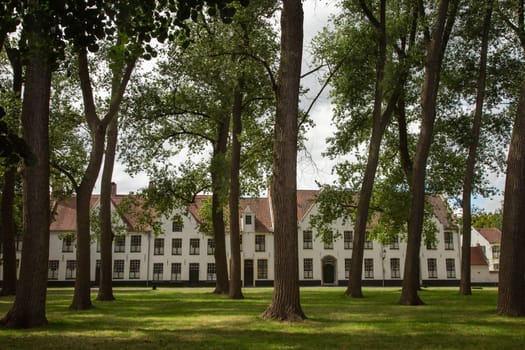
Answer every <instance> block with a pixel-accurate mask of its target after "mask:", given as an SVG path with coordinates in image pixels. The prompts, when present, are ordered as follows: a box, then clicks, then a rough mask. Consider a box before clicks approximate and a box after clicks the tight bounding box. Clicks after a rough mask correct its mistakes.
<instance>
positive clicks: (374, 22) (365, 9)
mask: <svg viewBox="0 0 525 350" xmlns="http://www.w3.org/2000/svg"><path fill="white" fill-rule="evenodd" d="M359 5H361V9H362V10H363V12H364V13H365V16H366V18H368V20H369V21H370V23H372V25H373V26H374V27H375V28H376V29H377V30H380V31H381V30H383V28H382V25H381V23H380V22H379V21H378V20H377V18H376V17H375V16H374V14H373V13H372V11H370V9H369V8H368V6H367V5H366V3H365V1H364V0H359Z"/></svg>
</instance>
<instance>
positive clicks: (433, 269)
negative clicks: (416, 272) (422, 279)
mask: <svg viewBox="0 0 525 350" xmlns="http://www.w3.org/2000/svg"><path fill="white" fill-rule="evenodd" d="M427 267H428V278H437V277H438V272H437V260H436V259H433V258H432V259H428V260H427Z"/></svg>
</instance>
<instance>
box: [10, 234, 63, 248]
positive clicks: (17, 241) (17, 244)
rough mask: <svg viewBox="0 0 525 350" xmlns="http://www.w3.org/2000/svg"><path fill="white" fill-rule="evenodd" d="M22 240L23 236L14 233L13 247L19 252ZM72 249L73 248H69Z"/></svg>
mask: <svg viewBox="0 0 525 350" xmlns="http://www.w3.org/2000/svg"><path fill="white" fill-rule="evenodd" d="M22 241H23V238H22V236H20V235H16V236H15V249H16V251H17V252H21V251H22ZM71 251H73V250H71Z"/></svg>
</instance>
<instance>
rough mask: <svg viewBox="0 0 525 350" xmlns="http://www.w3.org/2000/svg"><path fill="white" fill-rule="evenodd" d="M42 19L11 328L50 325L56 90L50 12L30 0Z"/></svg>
mask: <svg viewBox="0 0 525 350" xmlns="http://www.w3.org/2000/svg"><path fill="white" fill-rule="evenodd" d="M29 6H30V8H32V9H33V10H36V11H37V13H36V16H37V18H43V19H44V20H42V21H35V22H34V23H33V28H32V31H31V32H27V38H28V40H29V44H28V48H29V52H28V62H29V64H28V66H27V72H26V86H25V90H24V99H23V104H22V133H23V138H24V141H25V142H26V144H27V145H28V147H29V149H30V150H31V152H32V155H33V156H34V162H32V163H31V164H28V165H27V166H26V167H25V168H24V173H23V186H24V193H23V203H24V215H23V222H24V232H23V237H24V238H23V253H22V261H21V266H20V279H19V283H18V290H17V294H16V298H15V302H14V304H13V306H12V308H11V309H10V310H9V312H8V313H7V314H6V315H5V316H4V318H3V319H2V320H1V321H0V323H1V324H3V325H5V326H6V327H12V328H31V327H39V326H42V325H45V324H47V318H46V287H47V265H48V258H49V223H50V220H49V219H50V217H49V216H50V205H49V200H50V198H49V137H48V134H49V133H48V128H49V97H50V90H51V64H50V63H51V57H50V56H51V52H50V45H42V43H43V42H45V43H48V40H49V38H48V35H49V33H50V32H51V31H50V28H49V27H45V23H48V21H46V20H45V18H46V16H47V15H48V14H47V12H46V11H45V10H41V9H40V8H39V6H38V2H37V1H31V2H30V3H29Z"/></svg>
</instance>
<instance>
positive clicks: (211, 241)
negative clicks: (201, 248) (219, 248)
mask: <svg viewBox="0 0 525 350" xmlns="http://www.w3.org/2000/svg"><path fill="white" fill-rule="evenodd" d="M213 254H215V240H214V239H213V238H208V255H213Z"/></svg>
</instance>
